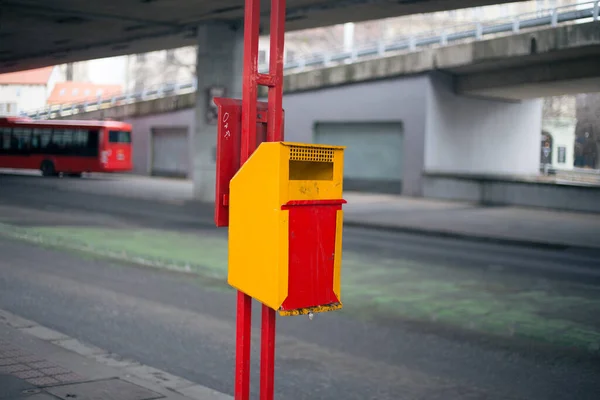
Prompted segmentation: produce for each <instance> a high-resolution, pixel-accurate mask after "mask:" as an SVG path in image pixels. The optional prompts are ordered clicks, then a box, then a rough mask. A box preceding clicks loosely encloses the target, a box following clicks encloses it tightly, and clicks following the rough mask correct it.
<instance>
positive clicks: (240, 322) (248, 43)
mask: <svg viewBox="0 0 600 400" xmlns="http://www.w3.org/2000/svg"><path fill="white" fill-rule="evenodd" d="M259 24H260V0H246V4H245V10H244V72H243V81H242V143H241V154H240V165H242V164H244V163H245V162H246V160H247V159H248V158H249V157H250V155H251V154H252V152H253V151H254V150H255V149H256V97H257V86H256V80H257V76H258V33H259ZM237 296H238V297H237V319H236V341H235V343H236V349H235V350H236V351H235V400H249V399H250V344H251V340H250V339H251V336H252V298H251V297H250V296H248V295H246V294H245V293H242V292H240V291H238V295H237Z"/></svg>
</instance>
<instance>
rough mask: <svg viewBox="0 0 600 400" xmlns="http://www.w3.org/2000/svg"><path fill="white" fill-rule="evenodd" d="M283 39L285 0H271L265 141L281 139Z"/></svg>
mask: <svg viewBox="0 0 600 400" xmlns="http://www.w3.org/2000/svg"><path fill="white" fill-rule="evenodd" d="M284 41H285V0H271V43H270V44H271V48H270V57H269V75H271V77H272V82H273V83H272V86H271V87H270V88H269V100H268V101H269V116H268V123H267V141H269V142H279V141H281V140H283V126H282V121H283V108H282V104H283V48H284Z"/></svg>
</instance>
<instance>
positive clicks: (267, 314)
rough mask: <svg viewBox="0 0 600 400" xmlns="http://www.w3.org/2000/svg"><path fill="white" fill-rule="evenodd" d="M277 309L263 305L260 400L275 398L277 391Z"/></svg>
mask: <svg viewBox="0 0 600 400" xmlns="http://www.w3.org/2000/svg"><path fill="white" fill-rule="evenodd" d="M275 321H276V320H275V310H273V309H272V308H270V307H267V306H265V305H263V306H262V326H261V335H260V400H273V394H274V391H275Z"/></svg>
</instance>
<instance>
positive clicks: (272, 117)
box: [235, 0, 285, 400]
mask: <svg viewBox="0 0 600 400" xmlns="http://www.w3.org/2000/svg"><path fill="white" fill-rule="evenodd" d="M259 28H260V0H246V3H245V9H244V72H243V82H242V140H241V155H240V164H243V163H245V162H246V161H247V160H248V158H249V157H250V155H252V153H253V152H254V150H256V147H257V146H258V140H257V132H256V122H257V121H256V120H257V97H258V85H259V84H260V85H264V86H267V87H269V98H268V111H267V138H266V140H267V141H281V140H283V107H282V100H283V99H282V97H283V49H284V40H285V36H284V35H285V0H271V29H270V30H271V47H270V56H269V73H268V74H260V73H259V70H258V36H259ZM275 322H276V319H275V310H273V309H271V308H269V307H267V306H265V305H263V306H262V330H261V360H260V398H261V400H272V399H273V394H274V387H275V385H274V375H275ZM236 324H237V326H236V373H235V399H236V400H248V399H249V397H250V344H251V343H250V337H251V333H252V298H251V297H250V296H248V295H246V294H244V293H242V292H240V291H238V299H237V320H236Z"/></svg>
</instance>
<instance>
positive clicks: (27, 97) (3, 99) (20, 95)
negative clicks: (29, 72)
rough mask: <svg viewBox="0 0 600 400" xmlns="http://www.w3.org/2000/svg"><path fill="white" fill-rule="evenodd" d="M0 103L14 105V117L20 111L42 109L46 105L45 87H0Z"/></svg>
mask: <svg viewBox="0 0 600 400" xmlns="http://www.w3.org/2000/svg"><path fill="white" fill-rule="evenodd" d="M0 103H16V104H17V111H16V112H13V113H12V114H14V115H16V114H17V113H19V112H21V111H31V110H36V109H40V108H44V106H45V105H46V86H45V85H0Z"/></svg>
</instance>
